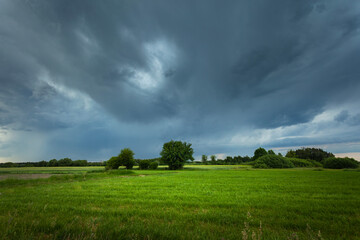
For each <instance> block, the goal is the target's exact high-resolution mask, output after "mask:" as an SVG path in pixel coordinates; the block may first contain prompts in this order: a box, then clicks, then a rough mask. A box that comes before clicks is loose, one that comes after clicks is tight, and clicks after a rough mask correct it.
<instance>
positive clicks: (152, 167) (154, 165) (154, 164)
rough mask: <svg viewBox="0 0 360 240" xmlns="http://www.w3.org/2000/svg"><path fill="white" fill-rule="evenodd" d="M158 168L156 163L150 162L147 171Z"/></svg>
mask: <svg viewBox="0 0 360 240" xmlns="http://www.w3.org/2000/svg"><path fill="white" fill-rule="evenodd" d="M158 166H159V164H158V162H152V163H150V166H149V169H151V170H155V169H157V168H158Z"/></svg>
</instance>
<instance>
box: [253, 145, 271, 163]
mask: <svg viewBox="0 0 360 240" xmlns="http://www.w3.org/2000/svg"><path fill="white" fill-rule="evenodd" d="M267 154H268V152H267V151H266V150H265V149H264V148H262V147H259V148H258V149H256V150H255V152H254V157H253V160H256V159H258V158H259V157H262V156H265V155H267Z"/></svg>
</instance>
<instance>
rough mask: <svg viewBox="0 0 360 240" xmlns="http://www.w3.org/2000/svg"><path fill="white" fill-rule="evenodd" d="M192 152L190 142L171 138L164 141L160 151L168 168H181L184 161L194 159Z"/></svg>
mask: <svg viewBox="0 0 360 240" xmlns="http://www.w3.org/2000/svg"><path fill="white" fill-rule="evenodd" d="M193 154H194V150H193V149H192V148H191V144H190V143H189V144H188V143H186V142H181V141H173V140H171V141H170V142H167V143H164V145H163V149H162V151H161V152H160V156H161V159H162V160H163V161H164V162H165V163H166V164H168V165H169V169H170V170H176V169H182V168H183V166H184V164H185V163H186V161H188V160H191V161H193V160H194V158H193V156H192V155H193Z"/></svg>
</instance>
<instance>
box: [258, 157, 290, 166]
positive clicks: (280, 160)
mask: <svg viewBox="0 0 360 240" xmlns="http://www.w3.org/2000/svg"><path fill="white" fill-rule="evenodd" d="M264 165H266V167H267V168H293V167H294V164H293V163H292V162H290V160H288V159H287V158H284V157H281V156H278V155H265V156H262V157H259V158H258V159H257V160H256V161H255V162H254V167H255V168H257V167H259V168H260V167H261V168H264Z"/></svg>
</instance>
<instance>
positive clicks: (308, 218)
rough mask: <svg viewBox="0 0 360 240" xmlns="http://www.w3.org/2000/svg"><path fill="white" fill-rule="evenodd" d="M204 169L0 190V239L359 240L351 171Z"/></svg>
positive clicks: (359, 181)
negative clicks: (255, 238)
mask: <svg viewBox="0 0 360 240" xmlns="http://www.w3.org/2000/svg"><path fill="white" fill-rule="evenodd" d="M208 169H209V170H208V171H200V170H193V171H186V170H185V171H165V170H158V171H139V170H136V171H133V172H135V174H134V175H130V176H127V177H120V176H118V175H116V174H106V173H96V174H97V177H96V178H92V177H90V176H91V174H89V176H88V177H87V178H85V180H84V179H82V180H79V181H76V179H75V181H60V182H59V181H54V182H51V181H49V182H47V183H48V184H35V181H34V184H27V185H16V184H15V185H12V184H11V183H9V185H8V186H4V185H0V186H1V187H0V193H1V195H0V203H1V204H0V239H49V238H50V239H67V238H69V239H242V236H243V230H244V228H245V226H244V223H247V224H249V229H250V231H249V234H251V232H252V231H254V232H256V233H258V232H259V225H260V222H261V225H262V229H261V232H262V239H287V238H288V237H289V236H291V235H292V234H294V233H295V234H296V236H298V237H299V238H300V239H310V235H314V236H315V235H317V234H318V231H319V230H320V232H321V236H322V237H323V238H324V239H359V238H360V230H359V229H360V228H359V227H358V226H360V214H359V213H360V172H359V171H343V170H336V171H335V170H326V171H314V170H312V169H310V170H309V169H306V170H302V169H300V170H299V169H292V170H249V169H241V168H240V169H224V170H221V169H220V170H219V169H216V170H214V169H212V168H211V167H210V168H208ZM119 171H124V170H119ZM149 174H152V175H149ZM102 176H103V177H102ZM308 226H310V228H311V229H312V230H310V229H309V227H308ZM248 237H249V239H251V236H248Z"/></svg>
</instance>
